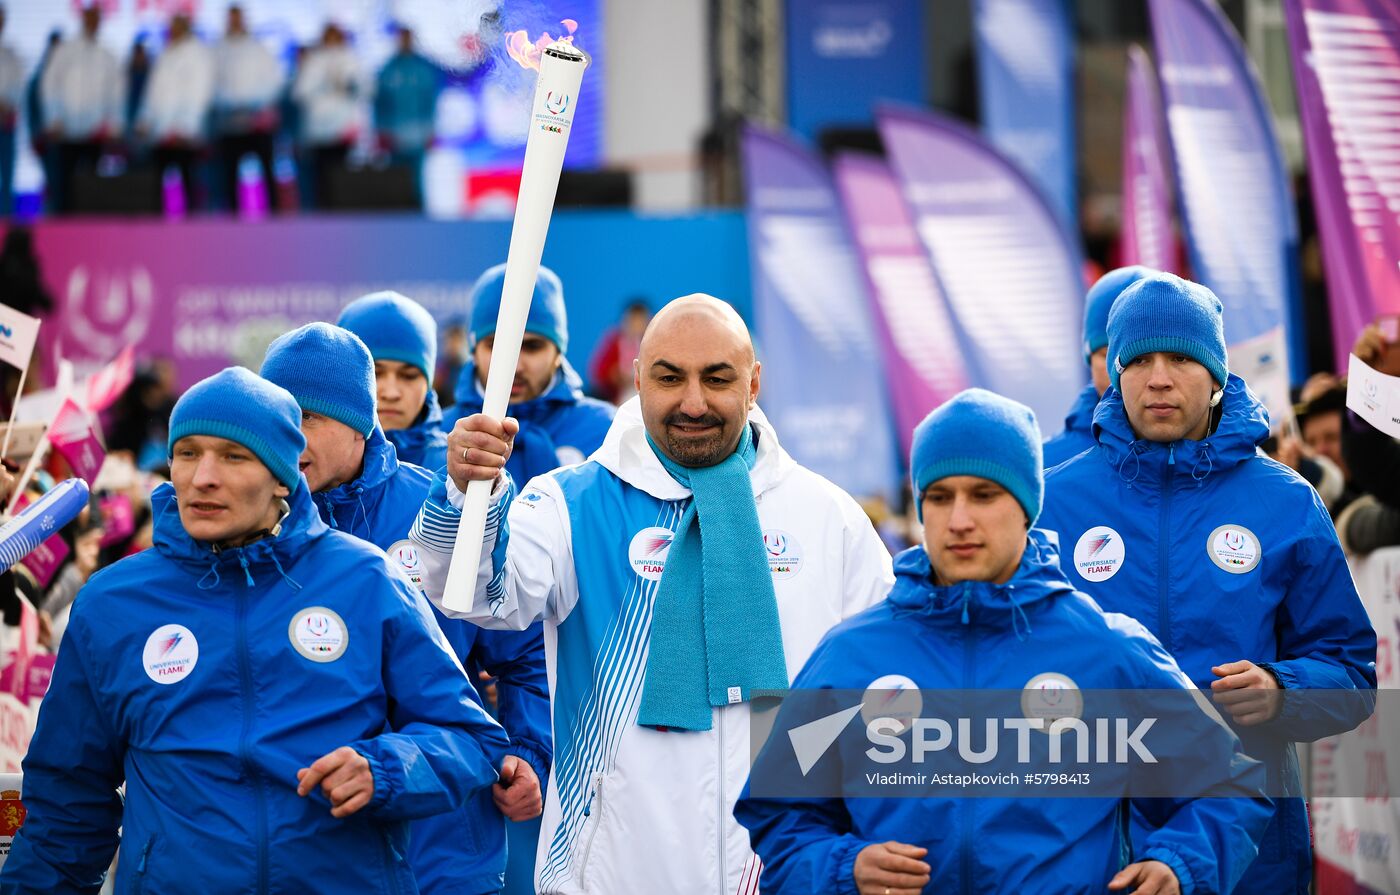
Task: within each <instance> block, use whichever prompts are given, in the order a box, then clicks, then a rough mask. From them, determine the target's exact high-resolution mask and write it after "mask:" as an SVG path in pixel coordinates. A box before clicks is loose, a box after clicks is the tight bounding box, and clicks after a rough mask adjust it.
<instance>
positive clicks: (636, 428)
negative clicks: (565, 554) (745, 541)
mask: <svg viewBox="0 0 1400 895" xmlns="http://www.w3.org/2000/svg"><path fill="white" fill-rule="evenodd" d="M749 424H750V425H752V426H753V427H754V429H755V432H754V434H755V435H756V436H757V437H758V456H757V458H756V459H755V461H754V465H753V469H751V470H749V478H750V480H751V481H752V482H753V493H754V494H755V495H759V494H762V493H763V492H764V491H767V490H768V489H769V488H772V487H774V486H775V485H777V484H778V483H779V482H780V481H782V480H783V478H784V477H785V476H786V475H787V474H788V473H789V472H790V471H792V470H793V469H794V468H796V466H797V462H796V461H794V460H793V459H792V457H791V456H789V455H788V452H787V451H785V450H783V447H782V445H781V444H779V443H778V433H777V432H776V431H775V430H774V429H773V426H772V424H771V423H769V422H768V417H766V416H764V414H763V411H762V410H760V409H759V408H758V407H757V406H754V407H752V408H750V410H749ZM588 459H590V460H593V461H596V462H597V463H598V464H599V465H601V466H602V467H603V468H604V469H606V470H608V471H609V472H611V473H612V474H613V475H615V476H617V477H618V478H620V479H622V480H623V481H624V482H626V483H627V484H629V485H631V486H632V487H634V488H638V489H640V490H642V491H645V492H646V493H648V494H650V495H651V496H653V497H655V498H658V499H660V500H685V499H686V498H688V497H690V489H689V488H687V487H685V486H684V485H682V484H680V483H679V482H677V481H676V480H675V479H673V478H671V474H670V473H669V472H667V471H666V467H664V466H662V465H661V461H660V460H658V459H657V458H656V454H655V453H654V452H653V451H652V449H651V445H649V444H648V443H647V430H646V425H645V423H643V422H642V399H641V398H640V397H637V396H633V397H632V398H631V399H630V400H628V401H627V403H625V404H623V405H622V406H621V407H619V408H618V411H617V416H615V417H613V421H612V426H610V427H609V428H608V434H607V436H606V437H605V438H604V439H603V444H602V445H601V446H600V447H599V448H598V450H596V451H594V452H593V454H592V455H591V456H590V457H589V458H588Z"/></svg>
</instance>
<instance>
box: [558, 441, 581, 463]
mask: <svg viewBox="0 0 1400 895" xmlns="http://www.w3.org/2000/svg"><path fill="white" fill-rule="evenodd" d="M554 458H555V459H556V460H558V461H559V465H560V466H573V465H575V464H578V463H582V462H583V461H584V460H585V459H587V458H586V457H584V456H583V451H581V450H579V449H578V448H576V447H571V446H570V445H567V444H566V445H564V446H563V447H558V448H555V449H554Z"/></svg>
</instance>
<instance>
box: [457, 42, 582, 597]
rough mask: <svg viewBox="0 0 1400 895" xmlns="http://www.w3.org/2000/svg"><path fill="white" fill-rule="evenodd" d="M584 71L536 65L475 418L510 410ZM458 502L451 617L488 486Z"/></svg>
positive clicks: (554, 60) (548, 61)
mask: <svg viewBox="0 0 1400 895" xmlns="http://www.w3.org/2000/svg"><path fill="white" fill-rule="evenodd" d="M587 65H588V56H587V55H586V54H584V53H582V52H581V51H579V50H576V49H575V48H574V47H572V46H570V45H567V44H557V43H556V44H552V45H551V46H549V47H548V48H546V49H545V51H544V52H543V53H542V54H541V57H540V77H539V81H538V82H537V83H536V84H535V100H534V104H533V106H532V111H531V114H530V133H529V136H528V137H526V139H525V163H524V166H523V168H522V169H521V172H520V194H519V198H518V199H517V200H516V203H515V222H514V224H512V225H511V231H510V249H509V251H508V253H507V254H506V278H505V283H504V284H503V285H502V294H501V310H500V314H499V315H498V316H497V317H496V336H495V340H494V343H493V344H492V346H491V367H490V369H489V370H488V371H487V374H486V397H485V400H484V401H483V403H482V408H481V412H482V413H484V414H486V415H487V416H490V417H494V418H495V419H501V418H503V417H504V416H505V415H506V409H507V407H509V403H510V389H511V384H512V383H513V382H514V381H515V365H516V362H517V361H518V360H519V359H520V341H521V339H523V338H524V337H525V320H526V318H527V317H528V316H529V314H530V297H531V296H532V295H533V294H534V291H535V278H536V277H537V276H538V274H539V269H540V257H541V256H542V255H543V254H544V238H545V234H546V233H548V232H549V219H550V216H551V215H552V214H553V212H554V195H555V193H556V192H557V191H558V189H559V174H560V172H561V171H562V170H563V167H564V150H565V148H566V147H567V146H568V144H569V131H571V130H572V129H573V120H574V107H575V104H576V103H577V101H578V91H579V86H580V85H581V84H582V83H583V71H584V69H585V68H586V67H587ZM518 484H521V485H523V484H524V482H520V483H518ZM465 498H466V499H465V503H464V504H463V506H462V521H461V524H460V526H459V527H458V529H457V541H456V544H455V545H454V546H453V548H452V564H451V566H449V568H448V572H447V582H446V584H445V585H444V587H443V606H444V607H445V608H446V609H448V610H451V611H455V612H467V611H469V610H470V609H471V608H472V604H473V602H474V600H475V592H476V575H477V568H478V566H479V565H480V562H481V539H482V536H483V535H484V534H485V532H486V511H487V508H488V506H489V505H490V500H491V482H471V483H469V484H468V486H467V491H466V495H465Z"/></svg>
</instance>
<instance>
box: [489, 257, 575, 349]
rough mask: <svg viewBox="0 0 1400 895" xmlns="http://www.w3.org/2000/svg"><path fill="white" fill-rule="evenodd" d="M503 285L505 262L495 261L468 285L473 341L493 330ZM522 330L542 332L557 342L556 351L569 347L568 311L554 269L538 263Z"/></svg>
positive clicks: (562, 285) (540, 333)
mask: <svg viewBox="0 0 1400 895" xmlns="http://www.w3.org/2000/svg"><path fill="white" fill-rule="evenodd" d="M505 288H506V266H505V265H504V264H497V265H496V266H495V267H493V268H491V269H490V270H488V271H486V273H484V274H482V275H481V276H480V277H479V278H477V281H476V285H475V286H473V287H472V328H471V342H472V344H473V345H475V344H476V343H477V342H480V341H481V340H482V339H484V338H486V337H487V336H489V335H491V334H492V333H494V332H495V331H496V317H497V315H499V314H500V313H501V294H502V292H504V290H505ZM525 331H526V332H527V333H537V334H539V335H541V336H544V337H545V338H546V339H549V341H551V342H553V343H554V344H555V345H558V346H559V353H560V354H564V353H565V352H567V351H568V350H569V315H568V314H567V313H565V311H564V284H563V283H561V282H559V277H557V276H555V274H554V271H552V270H550V269H549V268H548V267H545V266H544V265H540V274H539V276H538V277H536V278H535V294H534V295H533V296H532V297H531V298H530V316H529V317H527V318H526V319H525Z"/></svg>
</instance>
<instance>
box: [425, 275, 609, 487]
mask: <svg viewBox="0 0 1400 895" xmlns="http://www.w3.org/2000/svg"><path fill="white" fill-rule="evenodd" d="M505 281H506V266H505V265H504V264H499V265H497V266H495V267H493V268H491V269H490V270H488V271H486V272H485V273H484V274H482V275H481V277H480V278H479V279H478V280H477V281H476V285H475V286H474V287H473V288H472V312H471V333H470V338H471V344H472V359H471V363H469V364H467V365H466V366H464V367H463V368H462V374H461V376H460V377H459V378H458V380H457V403H456V405H454V406H453V407H450V408H448V410H447V411H445V412H444V416H443V428H444V429H446V430H448V431H451V430H452V428H453V426H454V424H455V423H456V422H457V421H458V420H459V419H461V418H463V417H468V416H471V415H472V414H473V413H480V412H481V406H482V401H483V398H484V390H485V388H486V374H487V373H488V371H489V370H490V368H491V349H492V347H493V346H494V344H495V336H496V317H497V315H498V314H499V313H500V310H501V295H502V291H503V290H504V288H505ZM568 348H569V318H568V314H567V313H566V312H565V310H564V287H563V285H562V284H561V283H560V282H559V277H557V276H556V275H555V274H554V271H552V270H550V269H549V268H547V267H541V268H540V272H539V276H538V277H537V278H536V279H535V292H534V295H533V296H532V298H531V300H530V316H529V317H528V318H527V319H526V321H525V337H524V339H523V340H522V341H521V343H520V360H519V361H518V362H517V363H516V367H515V382H514V383H512V386H511V390H510V410H509V411H508V413H509V415H510V416H511V417H512V418H514V419H515V420H517V421H518V422H519V423H520V433H519V434H518V435H517V436H516V440H515V450H514V452H513V453H512V455H511V457H510V459H509V461H508V463H507V466H506V468H507V469H508V470H509V471H510V474H511V476H512V477H513V478H514V479H515V480H516V481H517V482H527V481H529V480H530V479H532V478H534V477H535V476H537V475H543V474H544V473H546V472H549V471H550V470H551V469H554V468H555V467H558V466H567V465H569V464H572V463H581V462H583V459H584V458H585V457H587V456H588V455H589V454H591V453H593V452H594V451H595V450H597V448H598V446H599V445H601V444H602V443H603V437H604V436H605V435H606V434H607V431H608V426H609V425H610V424H611V423H612V417H613V413H614V408H613V406H612V405H611V404H607V403H605V402H603V401H599V400H597V399H596V398H589V397H586V396H585V395H584V394H583V381H582V380H581V379H580V378H579V376H578V373H576V372H574V368H573V367H572V366H571V365H570V364H569V361H568V360H567V358H566V357H565V352H567V351H568Z"/></svg>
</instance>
